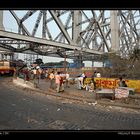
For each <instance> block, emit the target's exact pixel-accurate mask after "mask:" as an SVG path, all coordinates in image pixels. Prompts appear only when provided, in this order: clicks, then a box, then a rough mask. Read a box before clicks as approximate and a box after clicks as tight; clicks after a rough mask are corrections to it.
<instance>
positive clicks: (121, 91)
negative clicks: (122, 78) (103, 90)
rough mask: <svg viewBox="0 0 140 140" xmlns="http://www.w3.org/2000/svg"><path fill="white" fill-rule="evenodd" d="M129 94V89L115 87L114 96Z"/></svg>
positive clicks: (123, 96)
mask: <svg viewBox="0 0 140 140" xmlns="http://www.w3.org/2000/svg"><path fill="white" fill-rule="evenodd" d="M128 95H129V90H128V89H124V88H120V87H119V88H115V98H118V99H120V98H126V97H128Z"/></svg>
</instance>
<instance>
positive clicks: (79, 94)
mask: <svg viewBox="0 0 140 140" xmlns="http://www.w3.org/2000/svg"><path fill="white" fill-rule="evenodd" d="M49 85H50V83H49V80H47V81H46V80H45V79H41V80H40V82H39V88H37V89H35V90H38V91H39V92H40V93H44V94H47V95H52V96H57V97H62V98H65V99H70V100H75V101H81V102H83V103H84V102H87V103H92V104H95V103H96V102H97V103H98V104H101V105H106V106H119V107H125V108H132V109H140V101H139V100H140V94H135V95H130V96H129V98H126V99H121V100H117V99H115V100H112V98H111V96H110V97H109V96H108V97H105V98H99V99H98V100H96V94H95V93H94V92H89V91H85V90H78V89H77V87H76V84H74V85H70V87H69V88H66V87H65V91H64V92H60V93H56V91H51V90H49ZM64 86H65V85H64ZM135 101H137V103H135Z"/></svg>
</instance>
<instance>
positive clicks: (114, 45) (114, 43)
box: [110, 10, 119, 52]
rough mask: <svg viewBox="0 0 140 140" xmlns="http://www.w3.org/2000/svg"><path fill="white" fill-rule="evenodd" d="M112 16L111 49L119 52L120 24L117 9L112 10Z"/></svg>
mask: <svg viewBox="0 0 140 140" xmlns="http://www.w3.org/2000/svg"><path fill="white" fill-rule="evenodd" d="M110 18H111V23H110V25H111V51H112V52H117V51H119V24H118V19H117V11H116V10H112V11H110Z"/></svg>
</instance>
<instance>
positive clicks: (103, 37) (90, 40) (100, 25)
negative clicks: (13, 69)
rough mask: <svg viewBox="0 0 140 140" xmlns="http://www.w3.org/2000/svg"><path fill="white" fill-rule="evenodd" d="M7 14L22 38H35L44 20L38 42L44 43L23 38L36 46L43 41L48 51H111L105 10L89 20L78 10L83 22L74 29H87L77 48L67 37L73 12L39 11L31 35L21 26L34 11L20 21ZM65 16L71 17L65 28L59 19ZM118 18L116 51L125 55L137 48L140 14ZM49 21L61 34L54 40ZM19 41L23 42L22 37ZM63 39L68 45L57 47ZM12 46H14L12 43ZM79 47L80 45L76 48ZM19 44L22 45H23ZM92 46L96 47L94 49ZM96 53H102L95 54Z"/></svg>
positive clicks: (129, 13)
mask: <svg viewBox="0 0 140 140" xmlns="http://www.w3.org/2000/svg"><path fill="white" fill-rule="evenodd" d="M10 12H11V14H12V15H13V17H14V18H15V19H16V21H17V24H18V26H19V29H20V30H19V31H22V32H21V34H25V35H27V36H31V35H33V36H34V35H35V33H36V31H37V29H38V25H39V22H40V21H41V17H42V16H43V23H42V27H43V28H42V29H43V30H42V36H41V38H44V39H45V41H46V42H45V43H44V40H39V41H37V40H36V37H35V40H36V41H33V38H32V39H31V40H30V39H29V38H28V39H27V38H26V36H25V38H26V39H27V40H25V42H26V41H28V42H32V41H33V42H35V43H39V44H41V45H42V41H43V44H44V45H47V47H48V46H54V47H55V48H56V50H57V48H62V49H66V51H67V50H69V49H71V50H74V49H77V50H79V51H81V50H84V51H85V52H93V54H94V53H97V54H100V53H103V52H105V51H106V52H109V51H110V50H111V48H112V45H111V40H112V38H111V35H110V34H111V32H112V30H111V27H110V21H109V19H110V17H106V16H105V11H104V10H99V11H98V12H96V11H95V10H91V14H92V16H90V17H89V16H88V14H87V13H86V12H84V11H83V10H80V12H81V14H82V17H84V18H85V19H84V20H82V21H80V22H79V23H78V24H77V25H76V26H81V25H83V24H84V23H88V25H87V26H86V28H85V29H82V30H81V32H80V33H79V36H78V42H76V44H75V41H73V37H71V36H70V35H69V33H68V32H67V30H68V29H70V28H73V26H72V25H69V23H70V20H71V17H72V14H73V11H67V10H48V11H46V10H41V11H40V13H39V15H38V18H37V20H36V23H35V27H34V29H33V34H32V33H30V32H29V31H28V30H27V28H26V27H25V25H24V22H25V21H26V20H27V19H28V18H29V17H31V16H32V15H33V14H34V13H35V12H36V10H30V11H28V12H27V13H26V14H25V15H24V16H23V17H22V18H21V19H20V18H18V16H17V15H16V13H15V12H14V11H13V10H10ZM67 12H70V14H71V17H69V16H70V14H68V17H67V20H66V22H65V24H63V23H62V21H61V19H60V18H59V17H61V16H63V15H64V14H66V13H67ZM48 13H50V15H51V17H48V15H47V14H48ZM117 16H118V17H121V19H122V20H121V21H120V27H119V31H118V32H119V35H120V36H119V51H120V53H124V51H125V52H129V51H131V50H132V49H133V48H134V45H135V44H139V35H140V32H139V29H138V26H139V25H138V24H139V21H140V19H139V18H140V12H139V11H138V10H134V11H132V10H126V11H123V10H119V11H118V13H117ZM135 18H137V19H138V20H135ZM51 21H55V22H56V24H57V25H58V27H59V29H60V30H61V32H60V33H59V34H58V35H57V36H56V38H55V37H53V35H52V34H51V31H50V29H49V27H48V26H47V24H48V23H49V22H51ZM93 21H96V25H95V23H93ZM72 22H75V21H74V20H72ZM118 22H119V21H118ZM68 25H69V26H68ZM46 33H47V34H48V40H47V39H46ZM18 37H19V36H18ZM62 37H63V38H62ZM19 38H20V37H19ZM19 38H18V39H19ZM21 38H22V39H23V37H21ZM14 39H16V37H14ZM62 39H64V41H65V40H67V42H68V44H66V45H65V44H64V43H60V42H62ZM23 40H24V39H23ZM56 40H58V41H59V42H55V41H56ZM99 40H100V41H99ZM82 41H83V43H82ZM0 42H1V41H0ZM12 43H13V44H14V41H13V42H12ZM12 43H11V44H12ZM79 43H81V44H80V45H79ZM6 44H8V43H6ZM19 44H22V41H21V43H19ZM91 44H92V49H91V47H89V46H90V45H91ZM94 44H96V45H97V46H94ZM21 49H22V48H21ZM29 49H31V48H29ZM95 50H96V51H95ZM99 50H100V51H102V52H98V51H99ZM54 53H56V51H54ZM60 55H61V54H60Z"/></svg>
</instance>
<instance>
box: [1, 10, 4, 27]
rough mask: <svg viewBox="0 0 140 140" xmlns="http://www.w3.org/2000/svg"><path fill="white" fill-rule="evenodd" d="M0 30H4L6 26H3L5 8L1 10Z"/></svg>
mask: <svg viewBox="0 0 140 140" xmlns="http://www.w3.org/2000/svg"><path fill="white" fill-rule="evenodd" d="M0 30H4V26H3V10H0Z"/></svg>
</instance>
